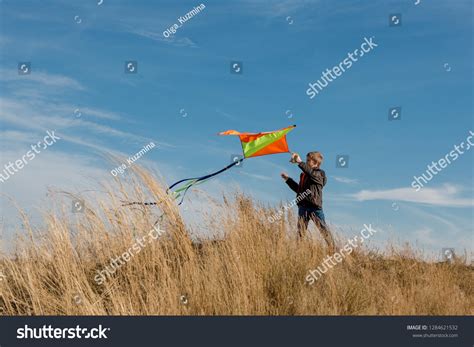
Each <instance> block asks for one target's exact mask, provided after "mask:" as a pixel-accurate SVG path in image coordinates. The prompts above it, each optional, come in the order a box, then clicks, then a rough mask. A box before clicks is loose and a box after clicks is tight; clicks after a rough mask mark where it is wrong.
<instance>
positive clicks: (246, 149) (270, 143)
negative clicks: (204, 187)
mask: <svg viewBox="0 0 474 347" xmlns="http://www.w3.org/2000/svg"><path fill="white" fill-rule="evenodd" d="M295 127H296V125H291V126H289V127H286V128H283V129H280V130H275V131H268V132H261V133H240V132H238V131H236V130H227V131H223V132H221V133H219V135H221V136H229V135H235V136H238V137H239V138H240V143H241V145H242V153H243V157H242V158H240V159H238V160H235V159H234V161H233V162H232V163H231V164H229V165H227V166H226V167H224V168H223V169H220V170H219V171H216V172H213V173H210V174H208V175H204V176H201V177H191V178H185V179H182V180H179V181H177V182H175V183H173V184H172V185H170V186H169V188H168V189H167V192H169V191H170V190H171V189H173V188H174V187H176V186H178V185H179V184H181V183H184V182H186V183H185V184H184V185H183V186H181V187H179V188H177V189H175V190H174V191H172V193H173V195H174V196H173V197H174V198H175V199H177V198H179V197H181V200H180V201H179V203H178V205H181V204H182V203H183V200H184V196H185V195H186V193H187V191H188V190H189V188H191V187H192V186H194V185H198V184H202V183H204V182H206V181H207V180H209V179H211V178H212V177H214V176H216V175H219V174H220V173H222V172H224V171H226V170H228V169H230V168H231V167H233V166H234V165H238V164H240V163H241V162H242V161H243V160H244V159H246V158H252V157H258V156H262V155H269V154H277V153H288V152H289V151H290V150H289V149H288V144H287V142H286V134H288V133H289V132H290V131H292V130H293V129H294V128H295ZM123 203H125V204H124V205H122V206H130V205H144V206H148V205H158V204H159V203H158V202H130V203H127V202H124V201H123Z"/></svg>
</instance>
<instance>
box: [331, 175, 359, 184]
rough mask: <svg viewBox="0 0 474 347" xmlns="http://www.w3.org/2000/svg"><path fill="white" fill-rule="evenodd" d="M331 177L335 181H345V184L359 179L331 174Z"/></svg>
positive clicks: (353, 182) (356, 181)
mask: <svg viewBox="0 0 474 347" xmlns="http://www.w3.org/2000/svg"><path fill="white" fill-rule="evenodd" d="M332 178H334V180H336V181H337V182H341V183H346V184H355V183H359V181H358V180H357V179H355V178H347V177H342V176H333V177H332Z"/></svg>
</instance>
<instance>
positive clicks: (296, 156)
mask: <svg viewBox="0 0 474 347" xmlns="http://www.w3.org/2000/svg"><path fill="white" fill-rule="evenodd" d="M290 161H291V162H292V163H301V161H302V160H301V158H300V155H299V154H298V153H291V160H290Z"/></svg>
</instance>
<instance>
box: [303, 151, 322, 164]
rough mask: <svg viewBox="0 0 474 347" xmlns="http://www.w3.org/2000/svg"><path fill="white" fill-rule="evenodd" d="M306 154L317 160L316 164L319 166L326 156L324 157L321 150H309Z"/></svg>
mask: <svg viewBox="0 0 474 347" xmlns="http://www.w3.org/2000/svg"><path fill="white" fill-rule="evenodd" d="M306 156H307V157H309V158H311V159H313V160H314V161H315V162H316V164H317V165H318V168H319V167H320V166H321V164H322V163H323V159H324V158H323V155H322V154H321V153H320V152H309V153H308V154H306Z"/></svg>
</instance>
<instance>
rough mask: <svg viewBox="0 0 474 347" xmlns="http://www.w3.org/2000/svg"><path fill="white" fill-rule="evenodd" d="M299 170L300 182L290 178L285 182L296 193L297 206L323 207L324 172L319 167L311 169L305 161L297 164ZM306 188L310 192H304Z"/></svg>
mask: <svg viewBox="0 0 474 347" xmlns="http://www.w3.org/2000/svg"><path fill="white" fill-rule="evenodd" d="M298 166H299V168H300V169H301V171H303V172H302V173H301V176H300V183H299V184H298V183H296V182H295V181H294V180H293V179H292V178H288V179H287V180H286V184H288V186H289V187H290V188H291V189H292V190H293V191H294V192H295V193H296V200H297V201H298V206H305V207H315V208H318V209H322V208H323V187H324V185H325V184H326V181H327V179H326V173H325V172H324V171H323V170H321V169H312V168H310V167H309V166H308V164H306V163H305V162H301V163H299V164H298ZM307 189H309V191H310V192H311V193H309V194H308V193H304V192H305V191H306V190H307Z"/></svg>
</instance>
